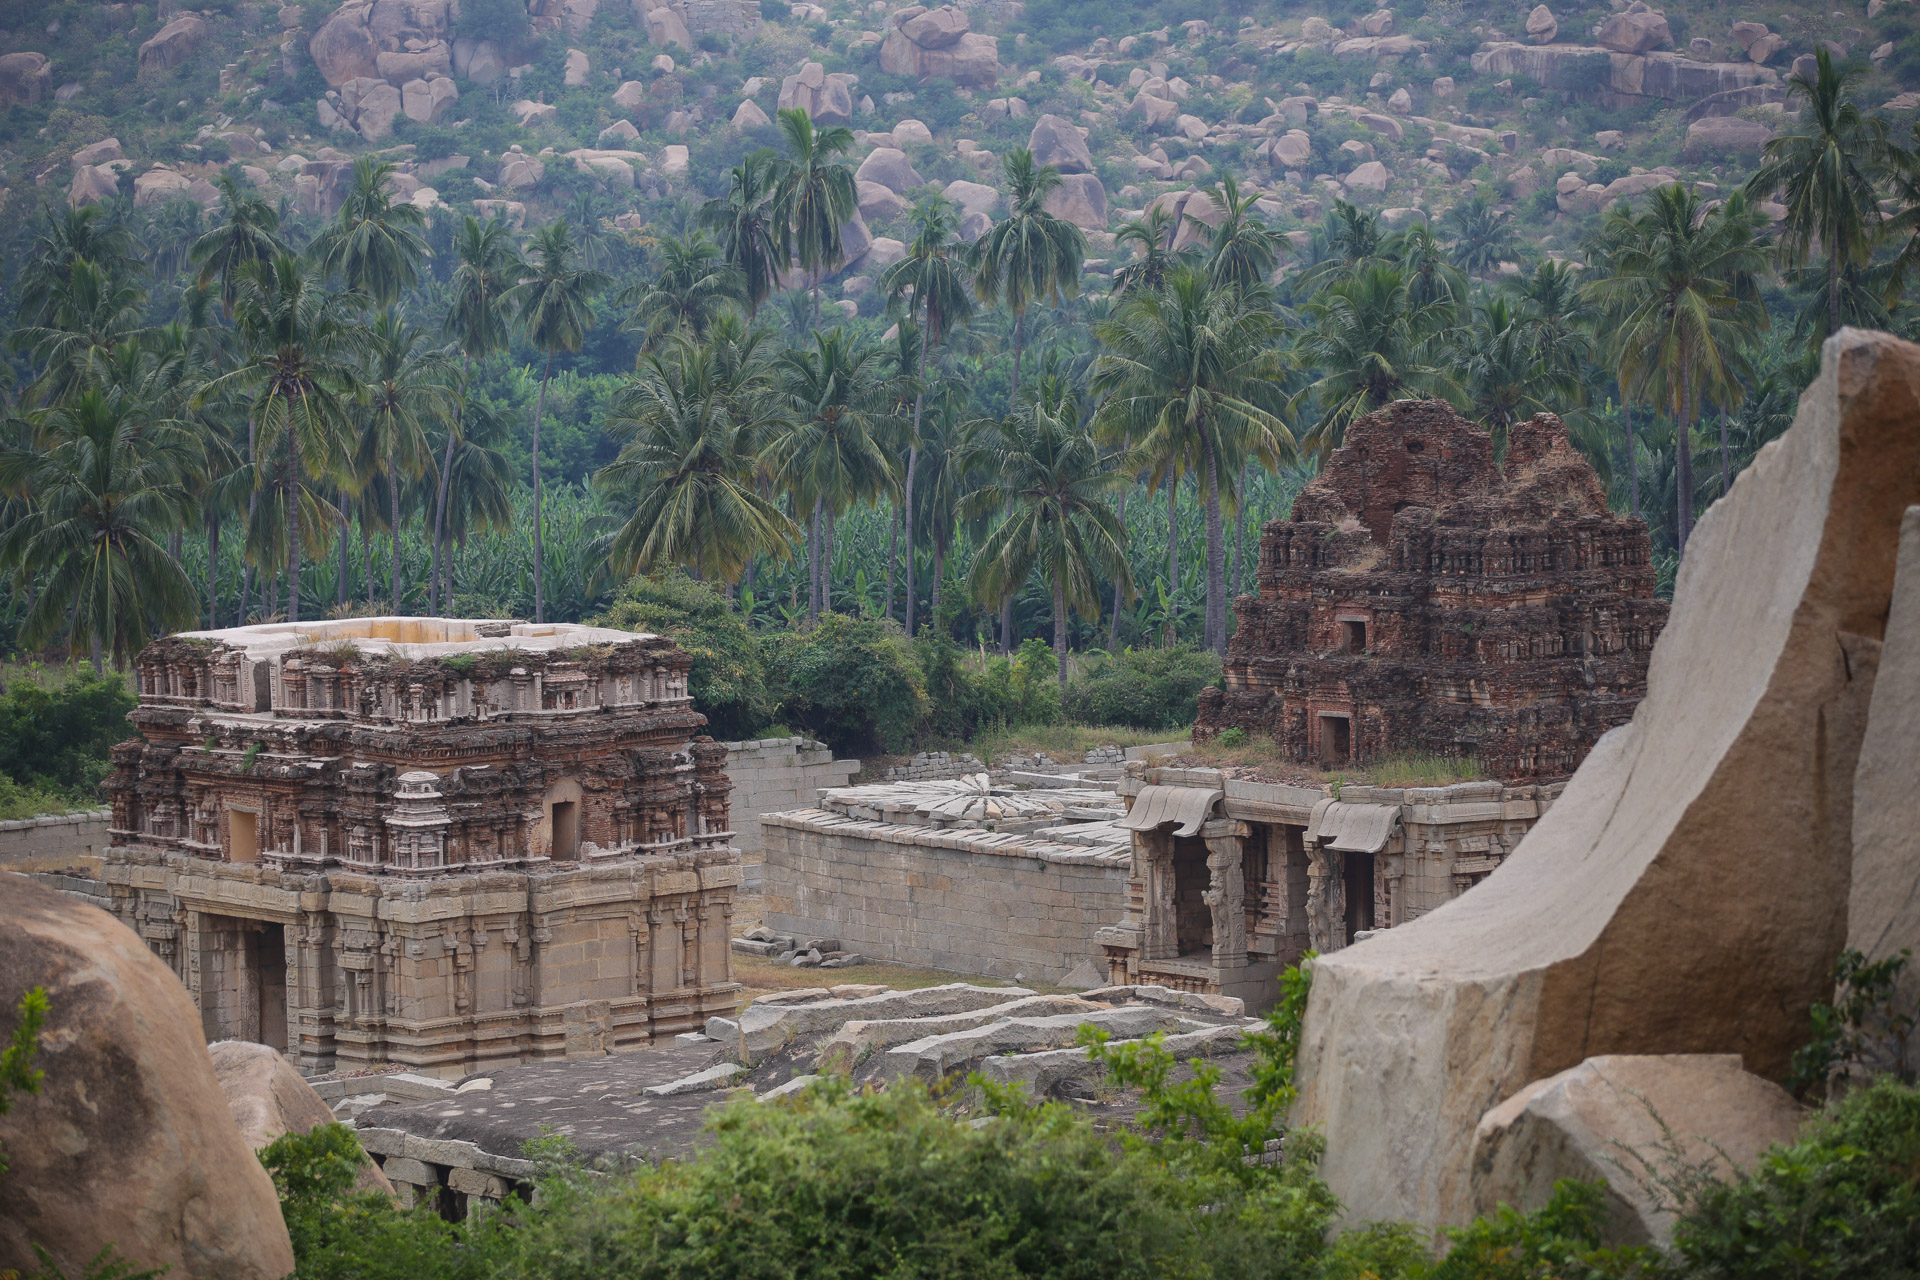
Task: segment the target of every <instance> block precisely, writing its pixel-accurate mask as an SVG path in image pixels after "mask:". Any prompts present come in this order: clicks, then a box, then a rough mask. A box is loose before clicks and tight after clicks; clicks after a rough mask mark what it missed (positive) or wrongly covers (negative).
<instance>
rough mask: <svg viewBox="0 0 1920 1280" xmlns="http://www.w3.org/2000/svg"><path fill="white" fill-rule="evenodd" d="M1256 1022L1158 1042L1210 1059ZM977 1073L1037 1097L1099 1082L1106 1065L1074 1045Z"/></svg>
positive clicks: (1012, 1058) (1009, 1057) (1005, 1058)
mask: <svg viewBox="0 0 1920 1280" xmlns="http://www.w3.org/2000/svg"><path fill="white" fill-rule="evenodd" d="M1258 1025H1259V1024H1258V1023H1251V1024H1248V1025H1247V1026H1238V1025H1235V1026H1226V1027H1209V1028H1208V1029H1207V1030H1205V1031H1183V1032H1181V1033H1180V1034H1178V1035H1171V1036H1167V1037H1166V1038H1165V1039H1163V1040H1162V1041H1161V1042H1160V1047H1161V1048H1163V1049H1165V1050H1166V1051H1167V1052H1168V1053H1171V1054H1172V1055H1173V1056H1174V1057H1175V1058H1178V1059H1179V1060H1181V1061H1182V1062H1184V1061H1186V1060H1187V1059H1189V1058H1211V1057H1213V1056H1214V1055H1215V1054H1221V1053H1232V1052H1233V1051H1234V1050H1235V1049H1238V1048H1239V1047H1240V1040H1241V1037H1243V1036H1245V1035H1246V1034H1247V1032H1248V1031H1249V1030H1250V1029H1252V1028H1253V1027H1255V1026H1258ZM1138 1043H1139V1041H1137V1040H1110V1041H1108V1042H1107V1044H1108V1047H1109V1048H1113V1047H1115V1046H1118V1045H1123V1044H1138ZM980 1073H981V1074H982V1075H984V1076H986V1078H987V1079H989V1080H991V1081H993V1082H994V1083H995V1084H1018V1085H1023V1086H1025V1087H1026V1090H1027V1095H1028V1096H1029V1097H1034V1098H1038V1097H1043V1096H1045V1095H1046V1094H1049V1093H1051V1092H1053V1091H1054V1090H1055V1089H1057V1088H1059V1087H1060V1086H1061V1085H1063V1084H1065V1083H1067V1082H1068V1081H1070V1080H1090V1081H1098V1080H1100V1079H1101V1078H1103V1077H1104V1076H1105V1075H1106V1068H1105V1067H1102V1066H1098V1065H1097V1064H1095V1063H1094V1062H1093V1060H1092V1059H1091V1058H1089V1057H1088V1056H1087V1050H1086V1047H1085V1046H1084V1045H1075V1046H1074V1047H1073V1048H1071V1049H1043V1050H1041V1051H1040V1052H1038V1053H1015V1054H1005V1055H1001V1056H999V1057H993V1058H988V1059H986V1060H985V1061H983V1062H982V1063H981V1064H980Z"/></svg>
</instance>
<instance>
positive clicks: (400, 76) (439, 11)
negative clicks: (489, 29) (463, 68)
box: [307, 0, 491, 89]
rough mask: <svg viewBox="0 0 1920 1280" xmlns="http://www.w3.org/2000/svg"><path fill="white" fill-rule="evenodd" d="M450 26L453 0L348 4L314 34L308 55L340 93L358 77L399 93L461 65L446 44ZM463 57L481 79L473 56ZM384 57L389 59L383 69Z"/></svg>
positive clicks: (353, 1)
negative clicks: (379, 81)
mask: <svg viewBox="0 0 1920 1280" xmlns="http://www.w3.org/2000/svg"><path fill="white" fill-rule="evenodd" d="M451 21H452V3H451V0H349V2H348V3H347V4H344V5H341V6H340V8H338V9H337V10H335V11H334V14H333V16H332V17H330V18H328V19H327V20H326V21H325V22H324V23H322V24H321V25H320V29H319V30H317V31H315V32H314V33H313V38H312V39H311V40H309V41H308V42H307V51H308V52H309V53H311V54H312V55H313V60H314V62H315V64H317V65H318V66H319V68H320V74H321V75H322V76H323V77H325V79H326V82H327V83H328V84H329V85H332V86H333V87H334V88H336V89H337V88H339V87H340V86H341V85H343V84H345V83H346V82H347V81H349V80H353V79H359V78H366V79H382V80H387V81H388V82H390V83H391V84H392V85H393V86H394V87H395V88H396V89H397V88H399V87H400V86H401V85H403V84H405V83H406V82H407V81H408V80H414V79H419V78H421V77H422V76H424V75H425V74H426V73H427V72H428V71H438V72H439V73H440V74H442V75H446V74H447V73H448V72H449V70H450V69H451V68H452V67H453V64H454V63H455V62H457V61H460V59H456V58H455V57H454V56H453V50H452V48H451V46H450V45H449V44H448V43H447V42H448V40H449V38H450V37H451V34H452V28H451ZM409 42H412V45H411V47H410V46H409ZM489 48H491V46H489ZM465 52H467V55H468V57H467V61H468V63H469V66H468V69H467V72H466V74H468V75H469V76H472V78H474V79H476V80H477V79H479V78H480V77H479V76H474V75H473V72H472V68H471V59H472V57H473V56H474V55H473V53H472V52H471V51H465ZM383 54H384V55H389V58H388V63H387V66H386V68H384V69H383V68H382V66H381V56H382V55H383ZM396 55H397V56H396ZM481 70H482V71H487V70H490V68H488V67H484V66H483V67H482V68H481Z"/></svg>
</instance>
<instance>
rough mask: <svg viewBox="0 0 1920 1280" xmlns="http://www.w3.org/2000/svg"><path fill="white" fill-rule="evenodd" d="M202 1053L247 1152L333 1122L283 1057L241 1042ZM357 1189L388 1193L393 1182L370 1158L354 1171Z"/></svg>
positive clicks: (323, 1104) (224, 1042)
mask: <svg viewBox="0 0 1920 1280" xmlns="http://www.w3.org/2000/svg"><path fill="white" fill-rule="evenodd" d="M207 1053H208V1055H209V1056H210V1057H212V1059H213V1074H214V1078H215V1079H217V1080H219V1082H220V1092H221V1093H223V1094H225V1095H226V1098H227V1110H228V1111H230V1112H232V1113H233V1122H234V1124H235V1125H237V1126H239V1129H240V1137H241V1139H242V1140H243V1141H244V1142H245V1143H246V1144H247V1147H248V1148H249V1149H250V1150H253V1151H258V1150H260V1148H262V1147H264V1146H266V1145H268V1144H269V1143H271V1142H272V1141H273V1140H274V1139H275V1138H278V1137H281V1136H282V1135H284V1134H289V1133H306V1132H308V1131H309V1130H311V1129H315V1128H317V1127H319V1126H320V1125H323V1124H332V1123H333V1112H332V1111H331V1110H330V1109H329V1108H328V1107H327V1104H326V1102H325V1101H324V1100H323V1099H322V1098H321V1097H320V1095H319V1094H317V1093H315V1092H314V1091H313V1086H312V1085H310V1084H308V1083H307V1082H306V1079H305V1077H303V1076H302V1075H301V1074H300V1073H299V1072H298V1071H296V1070H294V1068H293V1064H292V1063H290V1062H288V1061H287V1060H286V1058H285V1056H284V1055H282V1054H280V1053H278V1052H276V1051H275V1050H273V1049H270V1048H268V1047H267V1046H266V1045H264V1044H254V1043H252V1042H251V1041H247V1040H219V1041H216V1042H214V1043H213V1044H210V1045H208V1046H207ZM360 1186H361V1188H362V1189H363V1190H367V1191H384V1192H386V1193H387V1194H388V1195H392V1194H393V1183H391V1182H389V1181H388V1180H387V1175H386V1174H384V1173H382V1172H381V1171H380V1166H379V1165H377V1164H375V1163H373V1161H371V1160H369V1161H367V1162H366V1164H364V1165H362V1166H361V1167H360Z"/></svg>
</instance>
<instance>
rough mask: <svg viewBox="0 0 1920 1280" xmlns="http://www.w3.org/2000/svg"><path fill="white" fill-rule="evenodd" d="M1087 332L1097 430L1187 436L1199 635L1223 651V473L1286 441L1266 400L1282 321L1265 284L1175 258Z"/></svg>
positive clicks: (1123, 435) (1269, 459)
mask: <svg viewBox="0 0 1920 1280" xmlns="http://www.w3.org/2000/svg"><path fill="white" fill-rule="evenodd" d="M1095 332H1096V333H1097V334H1098V335H1099V338H1100V340H1101V342H1102V343H1104V344H1105V346H1106V348H1107V349H1106V351H1105V353H1103V354H1102V355H1101V356H1100V358H1099V359H1098V361H1096V362H1095V364H1094V368H1093V390H1094V393H1095V394H1096V395H1097V396H1098V397H1099V399H1100V407H1099V411H1098V414H1097V417H1096V423H1097V424H1098V425H1099V426H1100V428H1101V430H1102V432H1103V433H1104V434H1106V435H1107V437H1108V438H1110V439H1112V438H1119V439H1126V440H1131V441H1144V440H1148V439H1151V438H1154V437H1156V436H1157V437H1159V438H1161V439H1163V440H1165V441H1167V442H1169V443H1170V444H1171V443H1174V442H1179V441H1183V440H1184V441H1190V442H1191V449H1192V456H1193V457H1195V458H1196V459H1197V460H1198V471H1199V479H1200V485H1201V489H1202V492H1203V494H1204V500H1205V503H1206V513H1207V515H1206V520H1207V615H1206V633H1205V644H1206V646H1207V648H1209V649H1212V650H1214V651H1216V652H1219V653H1225V652H1226V646H1227V581H1226V547H1225V538H1224V535H1223V528H1222V524H1221V515H1220V505H1221V482H1222V478H1223V477H1227V478H1229V482H1230V478H1231V477H1232V476H1234V475H1237V474H1238V473H1239V471H1240V466H1241V463H1242V462H1243V461H1244V460H1245V459H1247V458H1249V457H1252V458H1258V459H1260V460H1261V461H1263V462H1265V463H1268V464H1269V465H1271V464H1274V463H1276V462H1278V460H1279V458H1280V456H1281V454H1282V452H1283V451H1284V450H1288V449H1291V448H1292V447H1293V443H1294V441H1293V435H1292V433H1291V432H1290V431H1288V429H1287V427H1286V425H1285V424H1284V423H1283V422H1281V421H1280V419H1279V417H1278V416H1277V415H1276V414H1275V413H1274V412H1273V411H1272V409H1270V408H1269V407H1267V405H1266V404H1265V403H1264V402H1265V401H1266V400H1268V399H1269V397H1271V396H1272V395H1273V393H1274V389H1275V384H1276V383H1277V382H1278V381H1279V379H1280V378H1281V377H1282V376H1283V375H1284V373H1285V364H1284V360H1283V358H1282V356H1281V354H1280V344H1281V338H1282V336H1283V335H1282V331H1281V326H1280V321H1279V319H1278V318H1277V317H1276V316H1275V315H1274V313H1273V308H1272V306H1271V302H1270V298H1269V296H1268V295H1267V293H1266V291H1265V290H1264V289H1261V290H1255V291H1253V292H1252V293H1250V294H1249V293H1243V292H1242V291H1241V290H1239V289H1234V288H1224V289H1223V288H1216V287H1214V286H1213V285H1212V284H1211V283H1210V282H1209V281H1208V279H1207V277H1206V274H1205V273H1204V272H1202V271H1199V270H1196V269H1194V268H1191V267H1182V268H1179V269H1178V270H1176V271H1174V272H1173V273H1172V274H1171V275H1169V276H1168V277H1167V282H1166V284H1165V285H1164V286H1163V287H1162V288H1161V289H1160V290H1158V291H1157V292H1154V293H1136V294H1132V295H1129V296H1128V298H1127V299H1126V301H1124V302H1123V303H1121V305H1120V306H1119V308H1118V309H1116V311H1115V312H1114V314H1113V317H1112V318H1111V319H1109V320H1107V321H1106V322H1104V323H1102V324H1101V325H1099V326H1098V327H1097V328H1096V330H1095Z"/></svg>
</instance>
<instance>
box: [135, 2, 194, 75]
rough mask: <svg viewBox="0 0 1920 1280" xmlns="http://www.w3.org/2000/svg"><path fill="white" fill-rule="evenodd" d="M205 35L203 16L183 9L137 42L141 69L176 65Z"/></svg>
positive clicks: (151, 69)
mask: <svg viewBox="0 0 1920 1280" xmlns="http://www.w3.org/2000/svg"><path fill="white" fill-rule="evenodd" d="M206 38H207V23H206V19H204V18H202V17H200V15H198V14H194V13H183V14H181V15H180V16H179V17H177V18H175V19H174V20H173V21H171V22H169V23H167V25H166V26H164V27H162V28H160V29H159V30H158V31H156V32H154V33H153V38H152V39H151V40H148V41H147V42H146V43H145V44H143V45H141V46H140V69H141V70H142V71H165V70H169V69H171V68H173V67H177V66H179V65H180V64H181V63H183V62H185V61H186V60H187V59H188V58H190V57H192V56H193V51H194V50H195V49H198V48H199V47H200V45H201V43H202V42H203V41H204V40H206Z"/></svg>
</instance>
